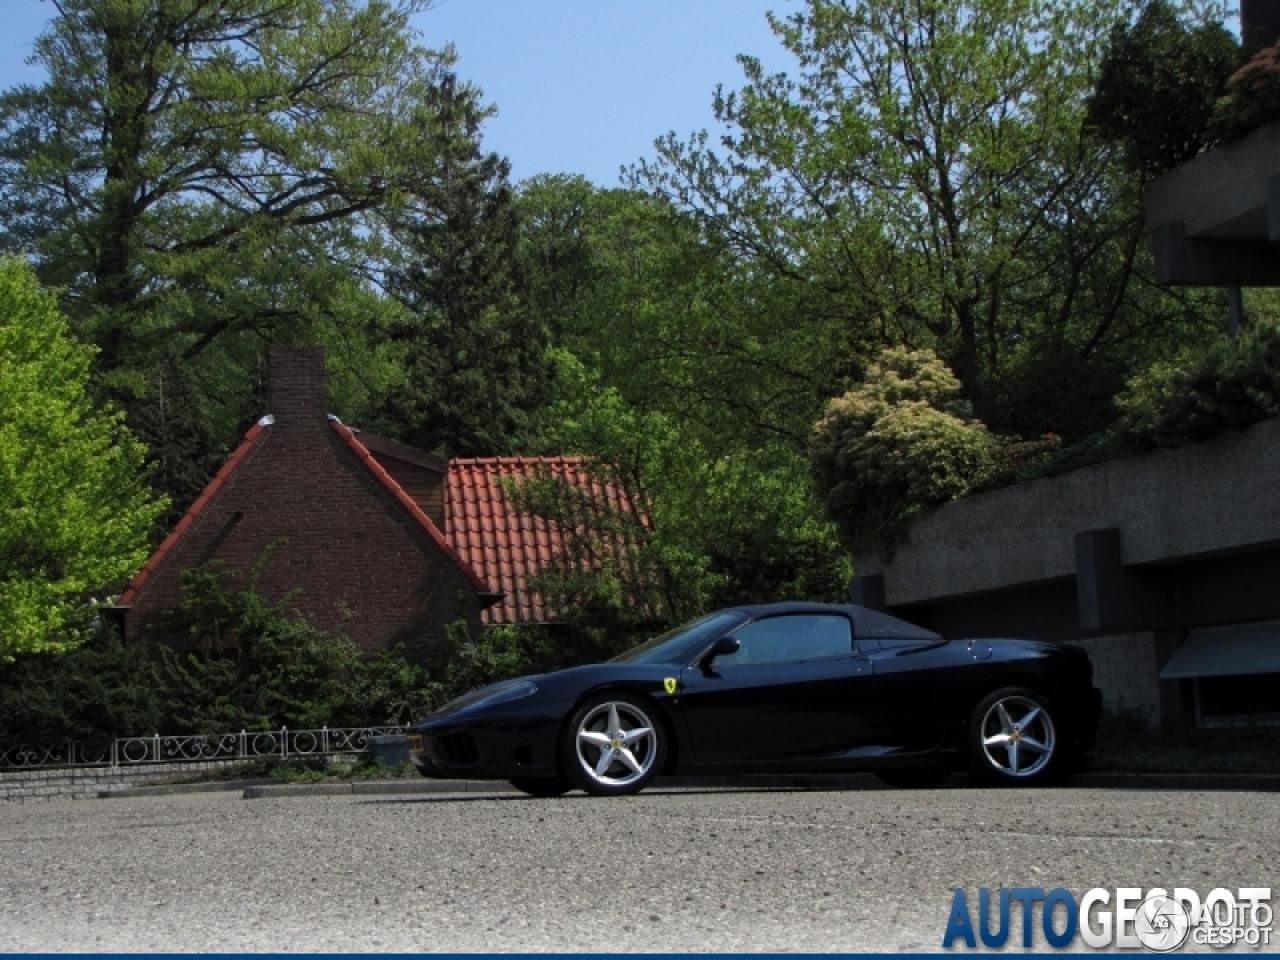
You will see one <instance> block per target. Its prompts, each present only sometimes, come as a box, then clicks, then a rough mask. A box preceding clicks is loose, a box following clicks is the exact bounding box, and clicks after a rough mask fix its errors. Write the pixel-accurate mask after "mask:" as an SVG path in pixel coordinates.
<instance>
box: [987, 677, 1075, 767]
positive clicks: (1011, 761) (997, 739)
mask: <svg viewBox="0 0 1280 960" xmlns="http://www.w3.org/2000/svg"><path fill="white" fill-rule="evenodd" d="M1063 752H1064V751H1063V744H1062V742H1061V740H1060V738H1059V736H1058V728H1057V724H1055V723H1054V719H1053V714H1052V711H1051V710H1050V708H1049V704H1048V702H1047V701H1046V700H1045V699H1044V697H1042V696H1040V694H1038V693H1036V692H1035V691H1034V690H1028V689H1026V688H1023V687H1006V688H1005V689H1003V690H997V691H996V692H995V693H992V694H991V695H989V696H987V697H984V698H983V700H982V701H981V702H980V703H979V704H978V705H977V706H976V707H974V709H973V715H972V716H971V718H970V720H969V762H970V769H971V770H972V772H973V775H974V777H975V778H976V779H977V780H979V781H981V782H982V783H986V784H989V785H992V786H1030V785H1032V784H1037V783H1043V782H1044V781H1046V780H1048V779H1049V778H1050V777H1052V776H1053V774H1054V773H1055V771H1056V770H1057V767H1058V762H1059V760H1060V758H1061V755H1062V753H1063Z"/></svg>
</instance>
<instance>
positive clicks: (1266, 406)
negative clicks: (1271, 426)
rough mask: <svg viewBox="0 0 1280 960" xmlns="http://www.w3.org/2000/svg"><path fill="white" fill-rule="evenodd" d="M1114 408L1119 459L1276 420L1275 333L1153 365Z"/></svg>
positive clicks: (1272, 328)
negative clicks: (1126, 453) (1118, 416)
mask: <svg viewBox="0 0 1280 960" xmlns="http://www.w3.org/2000/svg"><path fill="white" fill-rule="evenodd" d="M1116 403H1117V405H1118V406H1119V407H1120V409H1121V420H1120V424H1119V426H1118V428H1117V431H1116V436H1117V439H1118V441H1119V443H1118V445H1119V447H1120V448H1121V449H1122V450H1123V451H1141V450H1150V449H1153V448H1156V447H1174V446H1179V445H1181V444H1184V443H1189V442H1194V441H1199V440H1207V439H1208V438H1209V437H1212V436H1214V435H1215V434H1218V433H1221V432H1222V431H1224V430H1242V429H1244V428H1245V427H1248V426H1250V425H1252V424H1255V423H1258V422H1260V421H1262V420H1266V419H1269V418H1271V417H1274V416H1280V326H1277V325H1275V324H1274V323H1260V324H1259V325H1257V326H1255V327H1251V328H1249V329H1246V330H1244V331H1243V332H1241V334H1240V335H1239V336H1238V337H1236V338H1235V339H1234V340H1222V341H1219V342H1218V343H1216V344H1214V345H1213V346H1212V347H1210V348H1209V350H1208V351H1206V352H1205V353H1204V354H1203V355H1202V356H1200V357H1199V358H1196V359H1190V358H1188V359H1186V360H1184V361H1182V362H1179V363H1163V364H1157V365H1155V366H1154V367H1152V368H1151V369H1150V370H1148V371H1147V372H1146V373H1144V374H1142V375H1141V376H1138V377H1135V378H1134V379H1133V380H1131V381H1130V383H1129V386H1128V387H1127V388H1126V390H1125V392H1124V393H1122V394H1121V395H1120V396H1119V397H1117V398H1116Z"/></svg>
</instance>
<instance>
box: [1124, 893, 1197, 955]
mask: <svg viewBox="0 0 1280 960" xmlns="http://www.w3.org/2000/svg"><path fill="white" fill-rule="evenodd" d="M1133 932H1134V935H1135V936H1136V937H1137V938H1138V942H1139V943H1141V944H1142V946H1143V947H1144V948H1145V949H1147V950H1150V951H1151V952H1152V953H1168V952H1169V951H1171V950H1177V949H1178V948H1179V947H1180V946H1182V945H1183V944H1184V943H1186V942H1187V934H1189V933H1190V932H1191V918H1190V917H1189V916H1188V915H1187V908H1186V907H1184V906H1183V905H1182V904H1181V903H1180V902H1178V901H1177V900H1175V899H1173V898H1172V897H1166V896H1164V895H1163V894H1160V893H1157V894H1156V895H1154V896H1151V897H1147V899H1145V900H1143V901H1142V903H1141V904H1139V905H1138V912H1137V914H1136V915H1135V916H1134V918H1133Z"/></svg>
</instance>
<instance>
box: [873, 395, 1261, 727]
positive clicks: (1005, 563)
mask: <svg viewBox="0 0 1280 960" xmlns="http://www.w3.org/2000/svg"><path fill="white" fill-rule="evenodd" d="M1278 478H1280V419H1278V420H1268V421H1265V422H1263V423H1260V424H1257V425H1255V426H1253V427H1251V428H1249V429H1248V430H1244V431H1241V432H1239V433H1231V434H1225V435H1222V436H1219V437H1216V438H1214V439H1212V440H1209V441H1207V442H1205V443H1200V444H1196V445H1193V446H1188V447H1184V448H1181V449H1178V450H1169V451H1158V452H1154V453H1150V454H1145V455H1142V456H1136V457H1128V458H1125V459H1122V460H1115V461H1112V462H1110V463H1102V464H1098V465H1095V466H1091V467H1086V468H1084V469H1081V470H1077V471H1074V472H1072V473H1068V474H1064V475H1062V476H1057V477H1048V478H1044V479H1041V480H1036V481H1034V482H1031V483H1025V484H1018V485H1016V486H1013V487H1008V488H1005V489H1003V490H996V491H993V492H991V493H987V494H983V495H980V496H975V497H969V498H967V499H963V500H959V501H956V502H954V503H950V504H947V505H946V506H943V507H941V508H940V509H938V510H936V511H934V512H932V513H930V514H927V515H925V516H922V517H920V518H919V519H918V520H916V521H915V522H914V523H913V524H912V525H911V527H910V529H909V530H908V532H907V534H906V538H905V540H904V541H903V542H902V543H901V545H900V546H899V547H898V548H897V549H896V550H894V551H893V553H892V554H891V555H889V556H862V557H858V558H857V560H856V569H857V570H858V571H859V576H857V577H856V578H855V579H854V581H853V583H852V585H851V591H852V594H853V602H855V603H864V604H866V605H868V606H871V607H874V608H877V609H884V610H887V611H889V612H891V613H893V614H894V615H895V616H900V617H903V618H904V619H907V620H910V621H912V622H914V623H918V624H920V625H921V626H925V627H928V628H929V629H931V630H936V631H938V632H939V633H942V634H944V635H946V636H948V637H970V636H1001V635H1003V636H1020V637H1032V638H1038V639H1043V640H1049V641H1055V642H1063V641H1070V642H1074V643H1082V644H1083V645H1084V646H1086V647H1087V648H1088V649H1089V651H1090V655H1091V659H1092V660H1093V664H1094V668H1095V682H1096V683H1097V685H1098V686H1099V687H1100V688H1101V689H1102V691H1103V694H1104V697H1105V703H1106V705H1107V706H1108V707H1109V708H1111V709H1113V710H1123V711H1131V712H1134V713H1136V714H1139V715H1141V716H1142V717H1143V718H1145V719H1146V720H1147V722H1148V723H1150V724H1151V725H1155V724H1157V723H1161V724H1163V725H1165V726H1169V727H1175V726H1181V727H1190V726H1196V727H1230V726H1246V725H1258V724H1266V725H1275V724H1280V482H1277V480H1278Z"/></svg>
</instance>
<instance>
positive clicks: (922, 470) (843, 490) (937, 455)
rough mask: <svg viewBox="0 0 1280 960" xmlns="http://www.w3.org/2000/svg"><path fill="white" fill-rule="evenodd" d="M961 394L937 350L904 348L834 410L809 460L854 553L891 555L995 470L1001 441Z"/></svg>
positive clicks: (883, 359) (818, 429) (889, 354)
mask: <svg viewBox="0 0 1280 960" xmlns="http://www.w3.org/2000/svg"><path fill="white" fill-rule="evenodd" d="M960 391H961V385H960V381H959V380H958V379H956V376H955V374H953V373H952V372H951V371H950V370H949V369H948V368H947V366H946V364H944V363H943V362H942V361H941V360H939V359H938V357H937V356H935V355H934V354H933V352H932V351H929V350H908V349H905V348H895V349H890V350H886V351H884V352H883V353H882V354H881V355H880V357H879V359H878V360H877V361H876V362H875V363H873V364H871V365H870V366H869V367H868V369H867V372H866V376H865V377H864V378H863V382H862V383H860V384H858V385H857V386H855V387H854V388H853V389H851V390H849V391H848V392H847V393H845V394H844V395H843V396H840V397H836V398H835V399H834V400H832V401H831V402H830V403H829V404H828V405H827V409H826V413H825V414H824V415H823V417H822V419H821V420H820V421H819V422H818V423H817V424H816V425H815V427H814V432H813V436H812V438H811V440H810V444H809V460H810V465H811V469H812V473H813V480H814V485H815V489H816V492H817V494H818V497H819V499H820V500H821V501H822V504H823V507H824V509H825V510H826V512H827V515H828V516H829V517H830V518H831V519H832V520H833V521H835V523H836V525H837V526H838V528H839V530H840V534H841V537H842V538H843V539H844V541H845V544H846V545H847V546H848V547H849V549H850V550H852V551H853V552H855V553H857V552H859V551H863V550H867V549H891V548H892V545H893V541H894V540H895V539H896V538H897V536H898V535H899V534H900V533H901V531H902V529H903V527H904V526H905V525H906V523H907V522H908V521H909V520H910V519H911V518H912V517H914V516H915V515H916V514H917V513H920V512H921V511H922V510H926V509H928V508H930V507H934V506H938V505H939V504H942V503H946V502H947V501H949V500H954V499H956V498H957V497H960V496H963V495H964V494H965V493H967V492H968V491H969V490H970V488H971V487H972V485H973V483H974V481H975V480H976V479H977V478H978V477H979V476H980V475H981V474H982V473H983V472H984V471H989V470H990V469H991V466H992V463H993V453H994V450H995V447H996V443H995V440H994V438H993V437H992V436H991V434H990V433H989V432H988V431H987V428H986V427H985V426H984V425H983V424H982V423H980V422H979V421H977V420H975V419H973V413H972V409H971V408H970V406H969V404H968V402H967V401H965V400H964V399H963V398H962V397H961V395H960Z"/></svg>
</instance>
